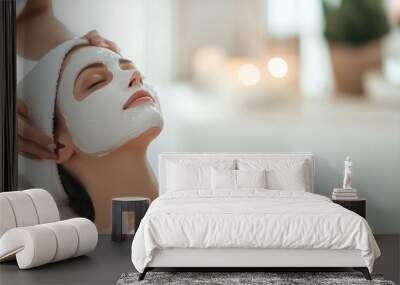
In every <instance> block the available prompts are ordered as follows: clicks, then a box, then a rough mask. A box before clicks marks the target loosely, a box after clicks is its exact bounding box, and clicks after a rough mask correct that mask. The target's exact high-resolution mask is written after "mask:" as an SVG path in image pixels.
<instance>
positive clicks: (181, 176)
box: [166, 159, 236, 191]
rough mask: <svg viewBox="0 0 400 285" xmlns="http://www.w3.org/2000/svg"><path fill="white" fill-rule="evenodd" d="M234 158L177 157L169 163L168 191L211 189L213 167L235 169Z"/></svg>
mask: <svg viewBox="0 0 400 285" xmlns="http://www.w3.org/2000/svg"><path fill="white" fill-rule="evenodd" d="M235 165H236V161H234V160H214V161H210V160H206V159H177V160H175V161H169V162H168V163H167V173H166V174H167V177H166V188H167V191H184V190H193V189H197V190H210V189H211V168H215V169H234V168H235Z"/></svg>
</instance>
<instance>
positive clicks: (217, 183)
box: [211, 168, 236, 190]
mask: <svg viewBox="0 0 400 285" xmlns="http://www.w3.org/2000/svg"><path fill="white" fill-rule="evenodd" d="M211 189H213V190H218V189H236V170H231V169H215V168H212V170H211Z"/></svg>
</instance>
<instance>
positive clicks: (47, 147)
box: [17, 97, 57, 160]
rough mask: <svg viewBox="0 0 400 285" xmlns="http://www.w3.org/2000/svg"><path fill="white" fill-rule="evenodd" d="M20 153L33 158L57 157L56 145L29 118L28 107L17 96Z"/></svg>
mask: <svg viewBox="0 0 400 285" xmlns="http://www.w3.org/2000/svg"><path fill="white" fill-rule="evenodd" d="M17 123H18V153H19V154H20V155H23V156H25V157H27V158H31V159H37V160H41V159H57V156H56V155H55V148H56V145H55V144H54V142H53V140H52V139H51V138H50V137H49V136H47V135H46V134H45V133H44V132H42V131H41V130H39V129H37V128H35V127H33V126H32V125H31V122H30V119H29V113H28V108H27V107H26V105H25V103H24V101H23V100H22V99H21V98H19V97H17Z"/></svg>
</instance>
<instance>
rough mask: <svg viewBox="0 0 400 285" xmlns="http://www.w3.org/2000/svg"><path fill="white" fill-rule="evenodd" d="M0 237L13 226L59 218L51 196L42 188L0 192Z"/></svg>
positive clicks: (23, 225) (48, 221)
mask: <svg viewBox="0 0 400 285" xmlns="http://www.w3.org/2000/svg"><path fill="white" fill-rule="evenodd" d="M0 217H1V219H0V237H1V236H2V235H3V234H4V233H5V232H6V231H8V230H10V229H12V228H15V227H26V226H33V225H37V224H43V223H50V222H56V221H59V220H60V214H59V212H58V209H57V205H56V202H55V201H54V198H53V196H51V194H50V193H49V192H48V191H46V190H43V189H29V190H24V191H11V192H2V193H0Z"/></svg>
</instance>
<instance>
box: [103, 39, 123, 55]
mask: <svg viewBox="0 0 400 285" xmlns="http://www.w3.org/2000/svg"><path fill="white" fill-rule="evenodd" d="M105 41H106V44H107V45H108V48H109V49H111V50H112V51H114V52H116V53H120V52H121V51H120V49H119V47H118V46H117V44H116V43H114V42H113V41H109V40H105Z"/></svg>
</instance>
